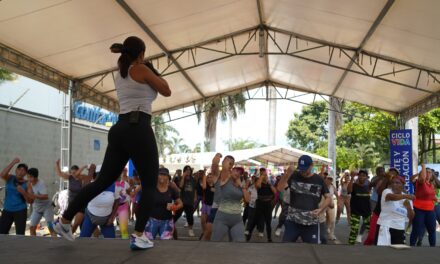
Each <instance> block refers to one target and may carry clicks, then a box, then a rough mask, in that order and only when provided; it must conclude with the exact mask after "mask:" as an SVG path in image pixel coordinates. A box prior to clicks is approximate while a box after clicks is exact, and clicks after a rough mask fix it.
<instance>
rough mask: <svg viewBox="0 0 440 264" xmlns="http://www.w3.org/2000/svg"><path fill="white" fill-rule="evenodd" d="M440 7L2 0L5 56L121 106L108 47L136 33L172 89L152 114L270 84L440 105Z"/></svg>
mask: <svg viewBox="0 0 440 264" xmlns="http://www.w3.org/2000/svg"><path fill="white" fill-rule="evenodd" d="M438 10H440V2H439V1H437V0H419V1H411V0H399V1H391V0H388V1H387V0H369V1H365V0H333V1H328V0H313V1H301V0H185V1H181V0H165V1H157V0H156V1H154V0H145V1H138V0H116V1H108V0H91V1H90V0H75V1H66V0H36V1H27V0H15V1H1V2H0V61H1V64H0V66H1V67H6V68H8V69H11V70H14V71H17V72H19V73H21V74H24V75H26V76H29V77H31V78H34V79H37V80H40V81H43V82H45V83H48V84H50V85H53V86H55V87H57V88H59V89H61V90H63V91H66V90H67V89H68V85H69V80H74V81H75V83H74V84H76V86H74V87H73V88H74V90H73V96H74V98H75V99H78V100H83V101H87V102H90V103H92V104H95V105H99V106H102V107H105V108H107V109H109V110H113V111H117V109H118V104H117V98H116V93H115V91H114V84H113V79H112V76H113V73H114V70H115V62H116V59H117V54H112V53H110V52H109V47H110V45H111V44H112V43H114V42H122V41H123V40H124V39H125V38H126V37H128V36H131V35H136V36H139V37H141V38H142V39H143V40H145V42H146V44H147V47H148V50H147V55H148V59H150V60H152V62H153V64H154V65H155V66H156V67H157V68H158V70H159V71H160V72H162V74H163V75H164V76H165V78H166V79H167V81H168V82H169V84H170V87H171V89H172V91H173V95H172V96H171V98H163V97H160V98H159V99H158V100H156V102H155V103H154V105H153V111H154V112H155V113H161V112H163V111H167V110H170V109H177V108H181V107H182V106H191V105H193V104H194V102H196V101H198V100H207V99H209V98H210V97H212V96H217V95H220V94H224V93H228V92H238V91H244V90H246V89H247V90H249V89H252V88H255V87H261V86H274V87H278V88H280V87H281V88H287V89H293V90H299V91H305V92H310V93H318V94H323V95H329V96H335V97H338V98H342V99H346V100H350V101H355V102H359V103H362V104H366V105H370V106H373V107H377V108H380V109H384V110H387V111H389V112H392V113H402V114H405V115H407V116H409V115H415V114H417V113H418V112H417V111H416V112H414V111H415V110H417V109H419V110H420V111H426V110H427V109H428V108H429V109H431V108H433V107H438V106H439V105H440V102H439V101H440V100H439V91H440V84H439V79H440V29H439V27H438V25H439V24H440V23H439V22H440V17H439V16H438ZM248 95H249V96H250V94H248ZM277 97H280V98H289V95H288V91H286V94H282V93H281V92H278V95H277ZM416 107H418V108H417V109H416ZM420 108H422V109H420ZM411 111H412V112H411Z"/></svg>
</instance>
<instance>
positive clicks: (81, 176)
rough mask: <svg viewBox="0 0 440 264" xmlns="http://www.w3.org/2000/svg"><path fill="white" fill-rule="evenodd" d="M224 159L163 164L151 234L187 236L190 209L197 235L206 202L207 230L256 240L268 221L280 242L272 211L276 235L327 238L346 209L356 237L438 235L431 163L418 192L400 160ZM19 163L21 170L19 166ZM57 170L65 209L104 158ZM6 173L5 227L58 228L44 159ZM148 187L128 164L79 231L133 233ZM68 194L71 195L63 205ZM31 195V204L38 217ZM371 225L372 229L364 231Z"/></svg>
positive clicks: (79, 216) (82, 217) (82, 214)
mask: <svg viewBox="0 0 440 264" xmlns="http://www.w3.org/2000/svg"><path fill="white" fill-rule="evenodd" d="M221 159H222V156H221V154H217V155H215V157H214V158H213V162H212V165H211V167H210V168H206V169H205V170H198V171H194V170H193V168H191V167H190V166H185V167H184V168H183V170H177V171H176V172H175V174H174V176H173V177H172V176H171V175H170V172H169V170H168V169H167V168H164V167H160V168H159V171H158V176H157V177H158V178H157V184H156V188H155V189H154V191H153V194H152V197H153V198H152V200H153V203H152V208H151V213H150V215H149V218H148V220H147V222H146V225H145V227H144V233H145V235H146V237H147V238H148V239H150V240H154V239H161V240H169V239H178V234H177V228H176V222H177V221H178V220H179V219H180V218H181V216H182V215H183V214H184V215H185V218H186V219H185V220H186V224H185V227H186V228H187V231H188V234H187V235H188V236H189V237H194V236H195V233H194V215H195V214H196V212H197V214H198V215H200V228H201V234H200V236H199V239H200V240H203V241H225V240H227V241H233V242H245V241H250V240H251V238H252V235H253V231H254V229H255V228H256V229H257V235H258V237H259V238H262V237H264V234H263V232H264V230H265V231H266V239H267V241H268V242H272V218H275V217H278V223H277V224H276V228H275V232H274V235H275V236H277V237H279V236H281V233H283V236H282V241H284V242H299V241H300V242H305V243H321V244H326V243H328V241H329V240H333V241H334V240H337V238H336V236H335V225H336V224H337V223H338V222H339V221H340V217H341V214H342V212H343V211H344V210H345V213H346V215H347V222H348V225H349V228H350V231H349V234H348V240H347V243H348V244H350V245H354V244H356V243H358V244H359V243H363V244H364V245H392V244H405V243H406V237H405V236H406V234H407V232H409V230H410V229H411V233H410V234H411V235H410V239H409V244H410V245H411V246H415V245H419V246H420V245H421V243H422V240H423V238H424V236H425V233H426V232H427V233H428V238H429V239H428V241H429V245H431V246H435V245H436V237H435V231H436V221H437V222H438V223H439V224H440V204H439V203H438V202H439V200H440V181H439V179H438V173H437V172H435V171H433V170H431V169H430V168H426V167H425V165H422V169H421V171H420V173H418V174H416V175H414V176H412V177H411V181H412V184H413V185H414V188H415V194H414V195H413V194H408V193H405V191H404V186H405V179H404V178H403V177H402V176H400V175H399V171H398V170H397V169H395V168H390V169H389V170H388V171H385V169H384V168H383V167H378V168H377V169H376V175H375V176H374V177H372V178H371V179H370V178H369V176H368V172H367V171H366V170H359V171H357V170H352V171H348V170H346V171H345V172H344V173H343V174H342V175H341V177H338V178H337V180H336V181H335V180H334V179H333V177H332V176H330V175H328V172H327V167H326V166H322V168H321V170H320V171H319V173H314V172H313V167H314V165H313V161H312V159H311V158H310V157H309V156H307V155H304V156H302V157H301V158H300V159H299V160H298V166H297V167H296V168H294V167H292V166H291V167H289V168H288V169H287V171H285V173H282V174H280V175H274V174H272V173H271V172H270V171H269V170H268V169H266V168H259V169H256V170H253V171H252V173H250V172H249V171H246V170H245V169H244V168H243V167H240V166H235V160H234V157H232V156H226V157H224V158H223V161H221ZM14 167H15V174H10V171H11V170H12V169H13V168H14ZM85 170H87V173H84V171H85ZM55 171H56V173H57V175H58V176H59V177H60V178H61V179H62V180H66V181H68V182H69V184H68V190H66V192H65V193H66V195H67V198H64V199H63V198H62V197H61V196H60V197H59V199H58V200H59V206H60V209H61V212H60V213H61V214H62V213H63V211H64V210H65V209H66V208H67V205H68V203H70V202H71V201H72V200H73V199H74V198H75V196H76V195H77V194H78V192H79V191H80V190H81V189H83V188H84V187H85V186H86V185H88V184H89V183H91V182H93V181H94V180H95V179H96V177H97V176H98V175H99V173H100V166H95V165H94V164H91V165H89V166H82V167H81V168H80V167H78V166H72V167H71V168H70V170H69V171H68V172H63V171H61V168H60V164H59V161H57V162H56V163H55ZM0 176H1V178H2V179H3V180H5V182H6V195H5V206H4V209H3V211H2V216H1V218H0V233H1V234H8V233H9V231H10V228H11V226H12V224H13V223H14V224H15V230H16V234H19V235H24V234H25V229H26V221H27V220H28V219H29V220H30V223H29V233H30V235H32V236H35V235H36V233H37V232H36V231H37V227H39V226H40V221H41V219H42V218H44V219H45V222H46V224H45V226H46V227H47V229H48V232H49V234H50V235H51V236H52V237H56V232H55V230H54V204H53V202H52V201H51V199H50V198H49V194H48V191H47V186H46V185H45V183H44V182H43V181H42V180H40V179H39V172H38V169H37V168H28V166H27V165H26V164H25V163H20V160H19V159H18V158H15V159H14V160H13V161H12V162H11V163H10V164H9V165H8V166H6V168H4V170H3V171H2V172H1V175H0ZM141 195H142V187H141V184H140V179H139V176H138V175H137V173H136V171H134V175H133V176H132V177H129V176H128V175H127V169H124V170H123V171H122V172H121V173H120V176H119V177H118V179H117V180H116V181H115V182H114V183H112V184H111V185H110V186H109V187H107V188H106V189H105V190H104V191H102V192H101V193H100V194H99V195H97V196H96V197H94V198H93V199H92V200H91V201H90V202H88V203H87V205H86V206H85V207H84V208H82V209H81V210H79V211H78V213H76V214H75V216H74V221H73V222H72V224H71V226H72V231H73V233H75V232H76V231H77V229H78V228H79V229H80V232H79V237H98V236H100V235H102V236H103V237H104V238H116V237H120V238H122V239H128V238H129V232H128V229H129V222H130V221H133V220H134V219H135V218H136V216H137V213H138V211H139V210H140V208H139V199H140V197H141ZM63 201H65V203H67V204H64V205H62V203H63ZM28 204H30V205H32V206H31V208H32V212H31V214H30V217H29V218H28V213H27V210H28ZM279 208H281V210H280V212H279V214H278V210H279ZM117 226H118V228H119V233H118V232H116V231H117V228H116V227H117ZM117 233H118V235H117ZM364 233H367V235H366V236H365V240H364V241H363V235H364Z"/></svg>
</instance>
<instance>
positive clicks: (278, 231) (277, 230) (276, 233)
mask: <svg viewBox="0 0 440 264" xmlns="http://www.w3.org/2000/svg"><path fill="white" fill-rule="evenodd" d="M280 235H281V228H277V229H276V230H275V236H277V237H279V236H280Z"/></svg>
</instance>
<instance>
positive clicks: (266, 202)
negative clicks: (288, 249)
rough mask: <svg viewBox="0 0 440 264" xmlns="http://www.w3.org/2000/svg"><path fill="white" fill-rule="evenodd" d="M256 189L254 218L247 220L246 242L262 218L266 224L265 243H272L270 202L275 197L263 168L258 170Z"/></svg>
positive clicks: (273, 188)
mask: <svg viewBox="0 0 440 264" xmlns="http://www.w3.org/2000/svg"><path fill="white" fill-rule="evenodd" d="M255 187H257V192H258V198H257V206H256V212H255V217H253V219H250V220H249V234H248V235H247V236H246V241H249V240H250V239H251V237H252V231H253V230H254V227H255V225H256V224H257V223H258V221H259V219H261V218H263V219H264V222H265V224H266V233H267V242H272V208H273V206H272V201H273V199H274V197H275V193H276V189H275V187H273V186H272V184H271V183H270V182H269V177H268V175H267V171H266V169H265V168H261V169H260V177H259V178H258V180H257V182H256V183H255Z"/></svg>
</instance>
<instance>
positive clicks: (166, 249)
mask: <svg viewBox="0 0 440 264" xmlns="http://www.w3.org/2000/svg"><path fill="white" fill-rule="evenodd" d="M0 245H1V246H0V262H1V263H8V264H9V263H35V264H38V263H44V264H46V263H57V264H70V263H75V264H78V263H80V264H87V263H93V264H96V263H106V264H107V263H109V264H110V263H115V264H122V263H151V264H154V263H160V264H168V263H209V264H220V263H221V264H229V263H231V264H238V263H240V264H242V263H243V264H259V263H262V264H271V263H276V264H285V263H286V264H287V263H289V264H293V263H302V264H303V263H307V264H315V263H316V264H321V263H338V264H348V263H353V262H355V263H356V264H371V263H375V264H378V263H387V264H394V263H396V264H397V263H399V264H414V263H440V254H438V248H429V247H421V248H411V249H407V250H396V249H392V248H390V247H353V246H346V245H309V244H299V243H297V244H291V243H289V244H285V243H223V242H217V243H214V242H199V241H156V242H155V247H154V248H153V249H151V250H148V251H138V252H132V251H130V250H129V249H128V243H127V241H124V240H120V239H90V238H87V239H77V240H76V241H75V242H69V241H66V240H63V239H61V238H42V237H24V236H4V235H0Z"/></svg>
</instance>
